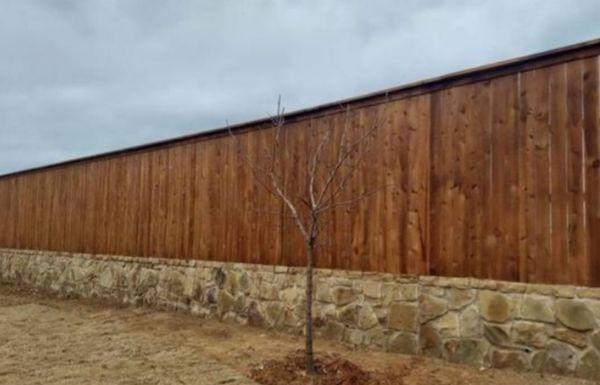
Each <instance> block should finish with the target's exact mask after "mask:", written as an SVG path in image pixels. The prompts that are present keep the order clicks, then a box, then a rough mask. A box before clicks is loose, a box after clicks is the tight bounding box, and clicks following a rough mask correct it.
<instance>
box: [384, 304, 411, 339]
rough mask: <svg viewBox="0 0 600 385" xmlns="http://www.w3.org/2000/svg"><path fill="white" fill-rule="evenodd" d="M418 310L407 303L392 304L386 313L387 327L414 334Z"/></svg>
mask: <svg viewBox="0 0 600 385" xmlns="http://www.w3.org/2000/svg"><path fill="white" fill-rule="evenodd" d="M417 314H418V309H417V307H416V306H415V305H412V304H407V303H394V304H392V305H391V306H390V310H389V313H388V327H389V328H391V329H395V330H403V331H409V332H415V331H416V330H417Z"/></svg>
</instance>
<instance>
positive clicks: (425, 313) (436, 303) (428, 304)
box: [419, 295, 448, 323]
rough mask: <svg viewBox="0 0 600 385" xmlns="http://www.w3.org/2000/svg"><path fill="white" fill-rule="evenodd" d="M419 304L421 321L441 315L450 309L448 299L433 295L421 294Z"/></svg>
mask: <svg viewBox="0 0 600 385" xmlns="http://www.w3.org/2000/svg"><path fill="white" fill-rule="evenodd" d="M419 306H420V319H421V323H425V322H427V321H429V320H432V319H434V318H436V317H439V316H441V315H442V314H444V313H445V312H446V311H447V310H448V304H447V303H446V301H444V300H443V299H440V298H436V297H434V296H431V295H421V296H420V299H419Z"/></svg>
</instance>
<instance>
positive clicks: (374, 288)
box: [362, 281, 383, 299]
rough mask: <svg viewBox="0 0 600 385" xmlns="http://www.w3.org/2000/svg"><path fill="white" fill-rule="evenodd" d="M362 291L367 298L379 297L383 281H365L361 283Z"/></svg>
mask: <svg viewBox="0 0 600 385" xmlns="http://www.w3.org/2000/svg"><path fill="white" fill-rule="evenodd" d="M362 292H363V294H364V296H365V297H367V298H373V299H380V298H382V297H383V283H382V282H380V281H365V282H363V283H362Z"/></svg>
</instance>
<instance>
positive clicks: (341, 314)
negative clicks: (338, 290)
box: [337, 304, 358, 326]
mask: <svg viewBox="0 0 600 385" xmlns="http://www.w3.org/2000/svg"><path fill="white" fill-rule="evenodd" d="M337 319H338V320H339V321H340V322H342V323H344V324H345V325H346V326H356V325H357V323H358V306H356V305H355V304H350V305H347V306H344V307H343V308H340V309H338V313H337Z"/></svg>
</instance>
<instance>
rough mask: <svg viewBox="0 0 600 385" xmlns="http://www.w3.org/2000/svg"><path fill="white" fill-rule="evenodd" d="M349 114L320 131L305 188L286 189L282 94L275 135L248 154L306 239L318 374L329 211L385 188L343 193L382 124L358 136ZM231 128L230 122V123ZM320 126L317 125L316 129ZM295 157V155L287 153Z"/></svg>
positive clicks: (309, 345)
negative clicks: (318, 282)
mask: <svg viewBox="0 0 600 385" xmlns="http://www.w3.org/2000/svg"><path fill="white" fill-rule="evenodd" d="M340 112H341V113H343V114H344V118H343V122H342V124H341V127H336V126H335V125H334V124H331V125H329V126H327V125H326V126H325V127H324V130H323V132H320V131H319V130H318V128H317V129H315V130H316V132H315V134H316V143H315V145H314V148H312V149H311V151H312V153H311V154H306V159H307V161H306V162H305V164H303V165H302V167H303V168H304V173H305V181H304V186H301V188H300V189H298V190H300V191H297V190H296V191H289V190H290V189H286V184H285V180H284V177H283V173H282V169H283V167H282V166H281V157H282V156H285V155H286V154H283V151H284V147H283V146H284V143H283V140H284V139H283V130H284V125H285V118H284V109H283V108H282V106H281V97H279V99H278V102H277V114H276V115H275V116H274V117H272V123H273V133H272V136H271V138H270V139H269V140H268V143H267V144H266V145H264V147H263V148H260V149H259V152H260V154H248V153H245V154H242V155H243V158H244V159H245V163H246V166H247V167H248V168H249V169H250V170H251V173H252V176H253V179H254V181H255V182H256V183H258V184H259V185H260V186H261V187H262V188H263V189H264V190H265V191H267V192H268V193H270V194H272V195H273V196H275V197H276V198H277V199H278V200H279V201H281V202H282V203H283V205H284V206H285V207H286V209H287V211H288V213H289V214H290V217H291V218H292V220H293V223H294V224H295V227H296V228H297V229H298V230H299V232H300V233H301V235H302V238H303V240H304V245H305V253H306V312H305V317H306V318H305V322H306V340H305V342H306V371H307V372H308V373H309V374H315V373H316V370H315V362H314V352H313V322H312V304H313V289H314V284H313V270H314V265H315V255H316V251H317V249H318V248H319V247H321V246H323V244H324V243H325V241H326V240H324V239H322V238H323V230H324V229H325V228H326V227H327V226H328V225H329V223H330V222H329V221H328V220H327V219H326V217H327V213H329V212H331V211H332V210H334V209H337V208H340V207H346V208H348V207H352V206H355V205H357V204H358V203H360V202H361V201H362V200H364V199H366V198H367V197H369V196H371V195H373V194H374V193H375V192H377V191H379V190H381V187H375V188H373V189H370V190H367V191H361V192H359V193H356V194H355V195H354V196H352V197H351V198H348V197H347V195H348V194H343V192H344V191H346V189H347V188H348V185H349V182H350V181H351V180H352V178H353V177H354V176H355V175H356V171H357V169H358V168H359V167H360V165H361V164H362V163H364V160H365V158H366V156H367V154H369V153H370V149H371V147H372V142H373V140H372V139H373V137H374V134H375V131H376V130H377V128H378V127H379V126H380V119H378V118H376V119H371V120H372V121H371V122H370V123H369V124H367V125H365V126H362V127H360V129H359V131H360V132H359V133H358V135H354V137H353V138H352V137H351V136H352V135H350V133H349V129H350V125H351V124H352V123H353V121H354V119H355V117H354V116H353V115H354V112H353V111H352V110H351V109H350V108H349V107H346V108H343V109H341V111H340ZM228 127H229V126H228ZM313 129H314V128H313ZM229 133H230V135H231V136H232V137H233V138H234V139H237V140H238V146H239V147H238V148H239V150H240V151H243V150H242V146H241V145H240V141H239V138H238V137H237V136H236V135H234V133H233V132H232V130H231V129H229ZM287 155H289V154H287Z"/></svg>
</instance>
